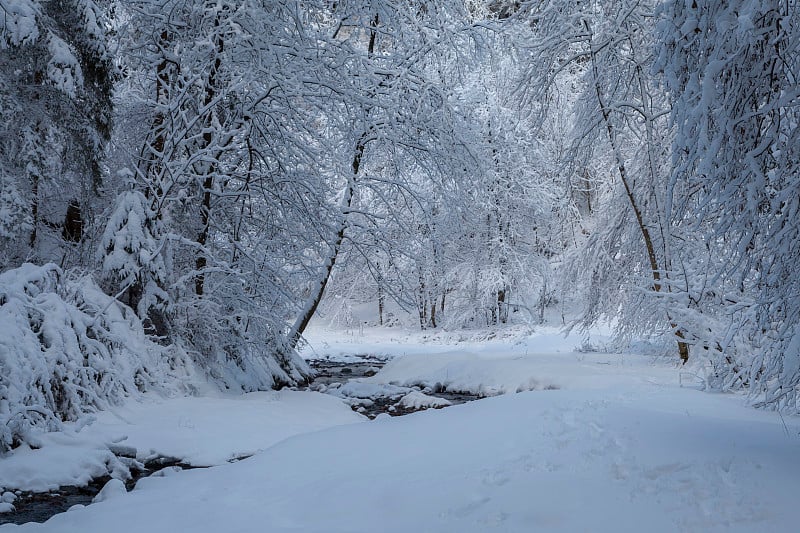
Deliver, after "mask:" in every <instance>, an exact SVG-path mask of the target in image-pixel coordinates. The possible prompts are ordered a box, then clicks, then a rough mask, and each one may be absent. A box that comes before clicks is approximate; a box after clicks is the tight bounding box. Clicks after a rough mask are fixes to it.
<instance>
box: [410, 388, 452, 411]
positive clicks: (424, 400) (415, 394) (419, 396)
mask: <svg viewBox="0 0 800 533" xmlns="http://www.w3.org/2000/svg"><path fill="white" fill-rule="evenodd" d="M399 403H400V405H401V406H403V407H405V408H407V409H423V408H427V407H434V408H438V407H447V406H449V405H452V402H450V400H445V399H444V398H437V397H436V396H428V395H427V394H425V393H423V392H419V391H411V392H409V393H408V394H406V395H405V396H403V397H402V398H400V402H399Z"/></svg>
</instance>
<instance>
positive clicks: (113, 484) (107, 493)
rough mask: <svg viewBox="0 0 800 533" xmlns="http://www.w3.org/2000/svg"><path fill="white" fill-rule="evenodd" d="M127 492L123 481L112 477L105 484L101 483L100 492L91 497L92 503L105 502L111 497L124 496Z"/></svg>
mask: <svg viewBox="0 0 800 533" xmlns="http://www.w3.org/2000/svg"><path fill="white" fill-rule="evenodd" d="M127 493H128V491H127V490H125V483H123V482H122V481H120V480H119V479H115V478H112V479H109V480H108V482H106V484H105V485H103V488H102V489H100V492H98V493H97V496H95V497H94V498H93V499H92V503H100V502H105V501H108V500H110V499H112V498H118V497H120V496H124V495H125V494H127Z"/></svg>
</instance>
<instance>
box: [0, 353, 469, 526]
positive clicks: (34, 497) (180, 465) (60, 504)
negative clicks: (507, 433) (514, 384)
mask: <svg viewBox="0 0 800 533" xmlns="http://www.w3.org/2000/svg"><path fill="white" fill-rule="evenodd" d="M354 359H355V360H354V361H350V362H340V361H331V360H328V359H317V360H311V361H309V363H310V364H311V366H312V368H314V369H315V370H316V371H317V377H316V379H315V380H314V382H313V383H311V384H310V385H308V386H307V387H304V389H305V390H314V391H320V392H327V393H331V394H333V395H334V396H340V397H341V395H339V394H336V393H337V391H339V390H341V389H342V387H344V386H345V385H347V384H348V383H350V382H351V381H353V382H354V383H358V382H359V381H360V380H362V379H364V378H368V377H370V376H373V375H375V374H376V373H377V372H378V371H379V370H380V369H381V368H382V367H383V365H384V364H385V363H386V361H385V360H384V359H380V358H377V357H374V356H370V355H362V356H357V357H356V358H354ZM423 390H425V392H423ZM409 392H417V393H419V394H420V395H423V396H428V397H431V398H439V399H444V400H447V401H448V402H449V403H450V404H451V405H455V404H461V403H465V402H468V401H471V400H476V399H479V398H480V396H476V395H472V394H461V393H454V392H448V391H445V390H429V389H423V388H422V387H394V388H392V389H381V388H377V389H374V390H370V391H369V395H368V397H364V398H359V397H357V396H348V397H345V398H342V399H343V400H345V401H347V402H348V403H349V404H350V405H351V407H352V408H353V410H354V411H357V412H359V413H361V414H363V415H365V416H367V417H369V418H370V419H374V418H376V417H377V416H378V415H380V414H383V413H385V414H388V415H390V416H401V415H406V414H409V413H413V412H416V411H420V410H424V409H427V408H429V407H442V405H438V406H433V405H431V406H426V405H413V406H410V405H403V404H401V402H400V399H401V398H402V396H404V395H405V394H407V393H409ZM382 393H386V395H382ZM426 393H427V394H426ZM124 459H125V460H128V461H130V460H132V458H124ZM165 468H171V469H192V468H198V467H197V466H195V465H192V464H189V463H186V462H184V461H183V460H182V459H179V458H175V457H163V456H162V457H155V458H152V459H150V460H148V461H147V462H145V463H144V464H143V468H142V467H139V468H136V467H133V468H131V479H129V480H128V481H126V482H125V487H126V489H127V490H129V491H130V490H132V489H133V488H134V486H135V485H136V483H137V481H139V480H140V479H142V478H146V477H149V476H151V475H153V474H154V473H156V472H159V471H161V470H163V469H165ZM110 479H111V477H110V476H103V477H100V478H95V479H93V480H92V481H91V482H90V483H89V484H88V485H85V486H75V485H67V486H61V487H59V488H58V489H56V490H52V491H50V492H26V491H16V499H15V500H14V502H13V505H14V507H15V508H16V510H15V511H12V512H7V513H0V524H6V523H14V524H24V523H27V522H45V521H46V520H48V519H49V518H50V517H52V516H53V515H56V514H59V513H63V512H66V511H67V510H68V509H70V508H71V507H73V506H76V505H89V504H91V503H92V500H93V499H94V498H95V497H96V496H97V494H98V493H99V492H100V491H101V490H102V488H103V487H104V486H105V484H106V483H107V482H108V481H109V480H110ZM0 492H1V491H0Z"/></svg>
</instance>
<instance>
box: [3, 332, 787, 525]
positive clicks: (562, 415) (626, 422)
mask: <svg viewBox="0 0 800 533" xmlns="http://www.w3.org/2000/svg"><path fill="white" fill-rule="evenodd" d="M388 337H394V338H395V340H396V341H402V342H394V343H392V342H390V341H389V339H388ZM431 340H432V339H430V338H428V339H421V337H420V336H418V335H417V336H415V335H410V334H407V333H405V334H401V333H398V332H392V331H387V330H366V331H357V332H351V333H346V334H343V333H333V332H326V331H323V330H318V331H316V332H312V334H311V335H310V343H309V346H308V347H307V348H306V350H305V352H304V355H305V356H306V357H324V356H330V357H336V358H341V357H342V354H345V355H346V354H355V353H377V354H383V355H386V356H388V357H392V356H401V357H395V358H394V359H392V360H391V361H390V362H389V363H388V364H387V365H386V367H384V369H383V370H382V371H381V372H379V373H378V374H377V375H376V376H373V377H371V378H364V379H363V380H362V381H361V382H360V383H361V384H362V386H364V387H369V386H374V387H381V386H385V385H389V384H394V385H399V386H403V385H408V384H418V385H422V384H431V385H432V384H437V383H438V384H440V385H442V386H446V387H449V388H455V389H463V390H471V391H480V392H483V393H485V394H497V393H501V392H504V393H510V394H504V395H501V396H497V397H491V398H486V399H483V400H479V401H475V402H471V403H467V404H463V405H456V406H452V407H447V408H446V409H441V410H428V411H424V412H420V413H415V414H411V415H408V416H404V417H397V418H388V417H384V416H381V417H379V418H378V419H376V420H374V421H366V419H365V418H363V417H360V416H359V415H356V414H355V413H352V412H351V411H350V410H349V408H348V407H347V406H346V405H345V404H344V403H343V402H341V400H340V399H338V398H335V397H333V396H326V395H320V394H316V393H311V392H290V391H282V392H278V393H262V394H256V395H248V396H245V397H242V398H240V399H231V398H226V397H217V398H210V397H203V398H191V399H173V400H160V401H159V403H153V404H135V405H130V406H127V407H126V408H125V409H123V410H119V411H117V412H116V413H105V414H103V415H101V416H99V417H98V420H97V422H96V423H95V424H93V425H91V426H89V427H86V428H84V429H83V430H82V431H81V432H80V433H79V434H78V435H79V436H81V437H80V439H83V441H81V442H82V444H79V443H78V440H80V439H79V438H77V437H70V436H68V435H61V436H50V437H47V439H46V441H45V443H44V444H45V446H44V447H43V448H42V449H41V450H37V451H23V452H18V453H15V454H14V455H13V456H12V457H10V458H6V459H0V485H2V484H3V483H6V484H8V483H9V481H8V480H9V479H11V478H14V476H17V477H19V476H24V475H25V473H24V472H25V471H23V470H17V471H16V472H17V473H16V474H13V475H12V474H11V473H10V472H12V471H13V468H10V466H13V465H15V464H16V462H17V461H21V460H22V459H24V457H25V456H26V455H31V456H33V455H34V454H37V453H41V454H46V453H47V450H48V448H51V449H52V450H57V449H63V448H68V447H69V446H68V445H66V444H64V443H63V442H61V441H69V440H70V439H73V438H75V439H77V440H76V441H75V444H74V447H75V448H76V450H79V449H80V450H84V452H82V453H86V454H87V456H89V455H91V453H92V450H93V449H94V448H92V447H91V446H90V443H94V446H96V445H97V443H100V442H103V441H106V440H113V439H116V438H118V437H119V436H121V435H123V434H126V435H127V436H128V439H127V440H126V441H124V442H123V443H124V444H129V445H131V446H135V447H136V448H137V450H139V452H140V453H141V454H145V455H146V454H147V453H150V451H151V450H153V451H158V452H160V453H165V454H170V455H176V456H180V457H184V456H185V457H188V458H190V459H191V460H193V461H195V462H199V463H204V464H218V465H219V466H215V467H213V468H209V469H203V470H191V471H182V472H177V473H173V474H171V475H169V476H162V477H151V478H146V479H143V480H140V481H139V483H138V484H137V486H136V488H135V489H134V490H133V491H131V492H129V493H127V494H125V493H122V492H119V491H117V492H113V491H111V492H110V495H109V497H108V498H107V499H106V500H105V501H102V502H100V503H97V504H93V505H90V506H87V507H85V508H79V509H75V510H73V511H70V512H67V513H64V514H61V515H57V516H55V517H53V518H52V519H51V520H49V521H48V522H46V523H45V524H27V525H25V526H20V527H17V526H2V527H0V529H2V530H3V531H5V530H6V529H5V528H7V530H9V531H16V530H20V531H52V532H59V533H62V532H63V533H66V532H73V531H74V532H81V533H84V532H105V531H115V532H127V531H148V532H159V531H163V532H173V531H197V532H221V531H224V532H233V531H237V532H239V531H240V532H249V531H253V532H256V531H258V532H261V531H270V532H290V531H292V532H300V531H302V532H376V531H381V532H394V531H396V532H407V531H441V532H451V531H462V532H473V531H474V532H478V531H491V530H496V531H519V532H528V531H564V532H572V531H591V532H604V531H609V532H620V531H622V532H625V531H637V532H638V531H648V532H657V531H664V532H667V531H698V532H701V531H702V532H706V531H742V532H769V531H781V532H783V531H793V530H794V529H795V528H796V527H797V525H798V518H797V512H796V507H797V506H796V497H797V494H798V493H800V460H798V457H800V420H799V419H798V418H789V417H785V418H781V417H780V416H779V415H778V414H776V413H772V412H762V411H756V410H753V409H751V408H748V407H746V406H745V402H744V399H743V398H742V397H740V396H736V395H715V394H709V393H705V392H701V391H698V390H696V389H695V388H694V384H695V382H696V379H695V378H693V377H692V376H690V375H687V374H683V375H681V373H682V370H681V369H679V368H677V367H676V366H675V365H674V364H673V363H671V362H669V361H665V360H659V359H653V358H650V357H644V356H637V355H631V354H626V355H620V354H607V353H598V352H579V351H575V348H576V347H580V346H583V347H584V348H585V347H587V346H590V345H592V346H600V345H601V344H602V342H603V338H602V336H600V337H596V338H594V339H589V341H590V342H585V340H586V339H583V338H580V337H578V338H567V339H564V338H563V337H561V336H559V335H557V334H556V333H555V332H554V331H549V330H543V331H542V332H540V333H537V334H534V335H531V336H529V337H525V338H517V339H514V338H508V339H505V340H495V341H491V342H485V343H477V342H466V341H465V342H461V343H460V344H457V345H452V344H450V345H447V344H444V343H431V342H430V341H431ZM433 340H436V339H433ZM439 340H442V339H441V338H440V339H439ZM450 340H452V339H450ZM683 372H685V371H683ZM682 385H683V386H682ZM354 386H355V385H354ZM518 390H519V391H523V392H519V393H516V391H518ZM414 399H415V398H410V399H409V401H411V400H414ZM416 399H419V398H416ZM153 406H156V407H155V408H154V407H153ZM158 406H160V407H158ZM353 422H355V423H353ZM49 440H52V441H54V442H52V443H51V442H49ZM95 451H97V450H95ZM253 452H256V453H255V455H254V456H253V457H250V458H248V459H244V460H242V461H239V462H236V463H227V462H226V459H228V458H231V457H233V456H237V455H241V454H247V453H253ZM45 457H46V456H45V455H42V459H41V461H40V462H39V463H38V467H37V463H36V462H34V463H28V466H27V468H28V469H29V470H27V472H28V475H31V476H32V475H34V473H36V474H37V475H40V476H41V477H42V479H44V478H45V477H47V476H50V473H48V469H50V468H55V463H53V460H51V459H45ZM53 477H54V478H55V473H53ZM45 484H46V483H45ZM8 486H10V485H8Z"/></svg>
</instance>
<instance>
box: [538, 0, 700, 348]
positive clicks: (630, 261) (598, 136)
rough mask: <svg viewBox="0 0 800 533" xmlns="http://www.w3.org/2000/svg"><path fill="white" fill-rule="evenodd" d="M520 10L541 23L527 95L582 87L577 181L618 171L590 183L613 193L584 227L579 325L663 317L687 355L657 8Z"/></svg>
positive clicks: (572, 163) (638, 326) (617, 5)
mask: <svg viewBox="0 0 800 533" xmlns="http://www.w3.org/2000/svg"><path fill="white" fill-rule="evenodd" d="M523 7H524V17H525V18H526V19H527V20H529V21H532V22H531V23H532V24H533V26H534V37H533V39H532V40H531V42H530V44H529V45H528V49H529V50H530V53H531V57H530V58H529V61H530V62H531V68H530V70H529V78H530V79H531V80H533V82H532V83H531V84H530V85H529V86H528V87H527V88H526V91H527V95H528V98H529V100H530V101H531V102H532V104H533V105H535V106H542V104H546V103H547V102H548V101H549V100H550V99H551V98H552V97H551V94H552V90H554V89H556V88H558V87H559V85H562V86H563V85H564V84H567V86H569V85H568V84H575V85H578V87H580V92H579V96H578V98H577V99H576V100H575V101H574V103H575V112H576V114H577V115H576V120H575V123H574V130H573V143H572V149H571V151H570V153H569V156H568V161H567V162H568V163H569V167H570V168H571V171H572V172H574V173H576V174H578V176H577V177H576V181H577V180H578V179H582V180H585V179H586V178H585V176H586V175H587V173H586V170H587V169H589V172H588V175H591V176H602V175H604V174H606V173H607V172H608V171H609V170H611V171H612V172H613V174H614V180H613V182H609V183H608V184H602V183H600V184H598V185H597V186H594V187H593V188H594V189H597V190H605V191H606V192H605V196H604V197H601V198H602V199H603V200H605V201H606V202H608V203H607V204H606V205H605V206H598V205H597V202H595V212H597V213H599V214H600V218H599V219H598V220H597V221H596V223H595V224H596V225H595V227H593V228H592V229H588V228H586V229H587V232H588V233H589V235H588V237H587V238H585V239H581V241H582V242H583V243H584V244H583V250H584V253H578V254H577V255H574V256H573V259H572V264H573V268H572V270H571V272H572V273H573V276H572V279H573V280H578V279H583V280H585V281H584V283H585V284H586V287H587V296H586V303H587V306H586V312H585V314H584V316H583V318H582V321H581V322H582V323H583V324H584V325H589V324H592V323H594V322H595V321H597V320H598V319H599V317H600V316H601V315H602V314H603V313H607V314H610V315H620V316H619V318H620V323H621V324H623V327H624V328H625V329H626V330H627V333H632V332H639V333H641V332H647V331H649V330H651V329H652V328H653V327H655V328H656V330H664V329H665V328H663V327H658V324H659V322H661V323H663V321H664V320H665V319H666V323H667V324H668V326H669V327H668V331H671V332H672V333H673V334H674V335H675V336H676V337H677V338H676V344H677V348H678V350H677V351H678V354H679V356H680V358H681V360H682V361H684V362H685V361H687V360H688V358H689V342H688V339H687V338H686V337H687V331H686V328H685V326H684V325H683V324H679V323H678V321H677V320H676V312H675V310H674V307H676V306H677V307H681V306H682V305H684V304H682V303H681V302H680V299H679V298H678V297H676V295H674V294H672V291H673V289H674V288H676V287H678V284H677V280H675V279H672V278H673V277H674V276H675V275H676V273H675V270H674V263H675V257H674V254H675V250H674V246H673V239H674V235H673V225H674V213H673V195H674V194H675V192H676V191H675V190H674V186H672V185H671V184H670V183H669V176H668V173H667V172H665V169H666V168H668V166H667V164H666V162H667V154H666V152H665V149H664V147H665V146H668V144H669V143H668V139H669V134H670V133H669V128H668V126H667V124H666V120H667V114H668V106H667V102H666V99H665V97H664V95H663V93H662V92H661V91H660V90H659V87H658V85H657V83H656V82H655V80H653V79H652V78H651V76H650V66H651V64H652V60H653V58H652V54H651V53H649V50H651V49H652V46H653V41H652V38H653V22H652V20H653V17H652V10H653V6H652V5H650V4H649V3H646V2H645V3H642V2H613V3H606V2H600V3H589V4H587V3H584V2H570V1H568V2H543V3H536V4H528V5H525V6H523ZM573 86H574V85H573ZM541 108H542V109H544V110H547V109H550V108H549V107H548V106H547V105H544V106H542V107H541ZM601 151H602V152H603V153H602V154H601ZM612 169H613V170H612ZM643 289H644V290H643ZM620 302H621V303H620ZM644 309H647V311H646V312H644ZM659 316H660V317H663V318H658V317H659ZM621 333H625V331H621Z"/></svg>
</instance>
